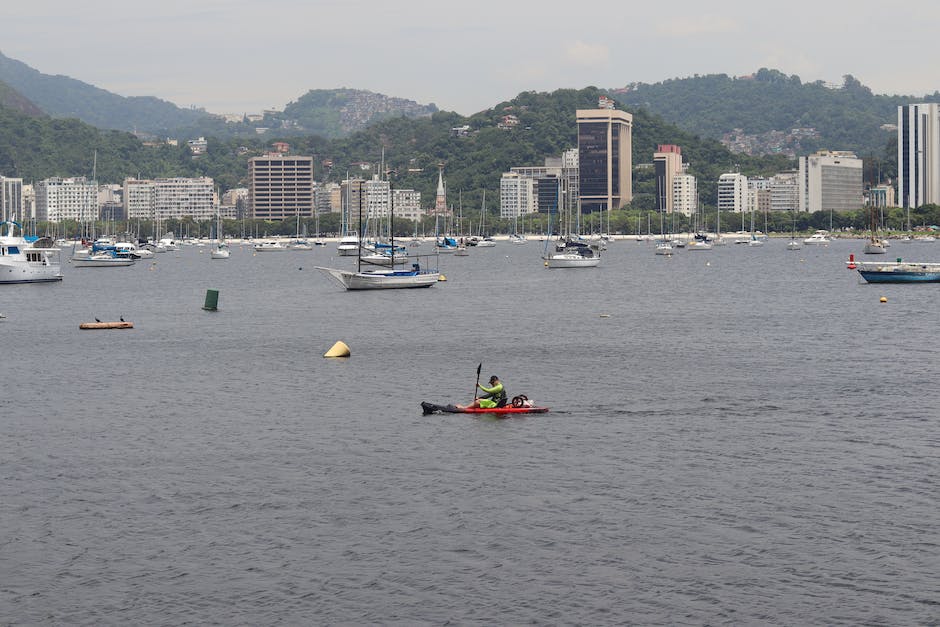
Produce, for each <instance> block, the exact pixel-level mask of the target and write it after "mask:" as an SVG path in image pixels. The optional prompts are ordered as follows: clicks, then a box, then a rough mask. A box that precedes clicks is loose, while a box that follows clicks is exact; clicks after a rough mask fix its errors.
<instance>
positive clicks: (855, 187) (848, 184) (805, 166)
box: [798, 150, 863, 212]
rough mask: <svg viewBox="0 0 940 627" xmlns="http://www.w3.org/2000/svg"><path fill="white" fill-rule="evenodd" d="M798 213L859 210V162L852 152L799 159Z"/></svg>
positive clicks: (831, 152)
mask: <svg viewBox="0 0 940 627" xmlns="http://www.w3.org/2000/svg"><path fill="white" fill-rule="evenodd" d="M798 176H799V187H798V193H799V210H800V211H807V212H814V211H853V210H857V209H859V208H860V207H861V206H862V190H863V188H862V160H861V159H859V158H858V157H856V156H855V154H854V153H851V152H842V151H829V150H820V151H818V152H816V153H815V154H813V155H810V156H808V157H800V169H799V174H798Z"/></svg>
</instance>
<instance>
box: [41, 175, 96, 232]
mask: <svg viewBox="0 0 940 627" xmlns="http://www.w3.org/2000/svg"><path fill="white" fill-rule="evenodd" d="M35 191H36V219H37V220H46V221H49V222H61V221H62V220H76V221H78V222H90V221H92V220H97V219H98V183H97V182H96V181H89V180H88V179H86V178H85V177H84V176H80V177H74V178H60V177H52V178H48V179H44V180H42V181H39V182H38V183H36V185H35Z"/></svg>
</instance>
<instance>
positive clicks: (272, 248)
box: [254, 241, 289, 253]
mask: <svg viewBox="0 0 940 627" xmlns="http://www.w3.org/2000/svg"><path fill="white" fill-rule="evenodd" d="M254 250H255V252H258V253H260V252H283V251H285V250H289V249H288V248H287V246H285V245H284V244H282V243H280V242H274V241H269V242H258V243H257V244H255V245H254Z"/></svg>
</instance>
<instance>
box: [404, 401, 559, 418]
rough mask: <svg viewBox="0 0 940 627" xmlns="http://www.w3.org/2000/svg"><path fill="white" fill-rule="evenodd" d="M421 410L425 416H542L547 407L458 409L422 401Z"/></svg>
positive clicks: (509, 406) (453, 406)
mask: <svg viewBox="0 0 940 627" xmlns="http://www.w3.org/2000/svg"><path fill="white" fill-rule="evenodd" d="M421 409H422V410H423V411H424V413H425V415H427V414H544V413H545V412H547V411H548V407H513V406H512V405H506V406H505V407H474V408H460V407H457V406H456V405H435V404H434V403H429V402H427V401H424V402H422V403H421Z"/></svg>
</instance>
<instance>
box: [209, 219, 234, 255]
mask: <svg viewBox="0 0 940 627" xmlns="http://www.w3.org/2000/svg"><path fill="white" fill-rule="evenodd" d="M215 215H216V227H215V240H216V242H215V248H213V249H212V250H210V251H209V258H210V259H228V258H229V256H230V255H231V251H230V250H229V249H228V244H226V243H225V236H224V235H223V234H222V214H221V213H220V212H218V211H216V214H215Z"/></svg>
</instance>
